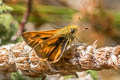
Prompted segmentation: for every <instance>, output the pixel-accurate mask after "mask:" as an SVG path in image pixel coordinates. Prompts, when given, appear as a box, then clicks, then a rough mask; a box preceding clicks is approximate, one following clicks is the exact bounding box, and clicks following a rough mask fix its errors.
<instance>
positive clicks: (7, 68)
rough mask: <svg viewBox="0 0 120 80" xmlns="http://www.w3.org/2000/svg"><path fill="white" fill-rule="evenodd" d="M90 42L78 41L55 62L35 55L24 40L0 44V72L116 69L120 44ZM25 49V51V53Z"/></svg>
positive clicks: (41, 73)
mask: <svg viewBox="0 0 120 80" xmlns="http://www.w3.org/2000/svg"><path fill="white" fill-rule="evenodd" d="M96 47H97V45H96V42H94V43H93V44H92V45H83V44H78V45H74V46H72V47H70V48H69V49H67V50H66V51H65V52H64V55H63V57H62V58H61V59H60V60H59V61H58V62H57V63H50V62H48V61H46V60H44V59H41V58H39V57H38V56H37V55H36V53H35V51H34V50H33V51H31V52H29V50H31V48H30V47H29V46H28V45H27V44H26V43H25V42H19V43H17V44H9V45H5V46H1V47H0V71H1V72H7V73H8V72H13V71H17V70H18V71H21V73H22V74H23V75H27V76H34V77H35V76H39V75H45V74H50V75H52V74H57V73H59V74H61V75H68V74H75V72H79V71H84V70H88V69H92V70H102V69H108V68H109V69H110V68H115V69H119V68H120V55H119V54H120V46H119V45H118V46H115V47H103V48H98V49H97V48H96ZM28 52H29V53H28Z"/></svg>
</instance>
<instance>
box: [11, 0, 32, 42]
mask: <svg viewBox="0 0 120 80" xmlns="http://www.w3.org/2000/svg"><path fill="white" fill-rule="evenodd" d="M31 11H32V0H27V9H26V12H25V13H24V16H23V19H22V21H21V23H20V25H19V29H18V30H17V32H16V34H15V35H14V36H13V39H12V40H16V39H17V38H18V36H19V35H20V34H21V33H22V32H23V31H24V26H25V24H26V23H27V21H28V19H29V16H30V14H31Z"/></svg>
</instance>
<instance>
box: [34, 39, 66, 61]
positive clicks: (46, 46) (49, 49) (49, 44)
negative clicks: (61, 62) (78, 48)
mask: <svg viewBox="0 0 120 80" xmlns="http://www.w3.org/2000/svg"><path fill="white" fill-rule="evenodd" d="M67 44H68V39H66V38H65V37H54V38H51V39H48V40H46V41H44V42H43V43H40V44H38V45H37V46H36V47H35V48H34V49H35V51H36V53H37V54H38V56H40V57H42V58H48V60H49V61H54V62H55V61H57V60H58V59H59V58H60V57H61V55H62V54H63V51H64V49H65V48H66V45H67Z"/></svg>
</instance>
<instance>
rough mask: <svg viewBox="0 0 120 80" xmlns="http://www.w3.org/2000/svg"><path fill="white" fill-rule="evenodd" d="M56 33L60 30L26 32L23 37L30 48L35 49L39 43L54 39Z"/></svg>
mask: <svg viewBox="0 0 120 80" xmlns="http://www.w3.org/2000/svg"><path fill="white" fill-rule="evenodd" d="M56 31H58V30H49V31H40V32H24V33H23V34H22V37H23V39H24V40H25V42H26V43H27V44H28V45H29V46H31V47H34V46H35V45H37V44H38V43H41V42H43V41H44V40H47V39H48V38H50V37H52V36H53V34H54V33H56Z"/></svg>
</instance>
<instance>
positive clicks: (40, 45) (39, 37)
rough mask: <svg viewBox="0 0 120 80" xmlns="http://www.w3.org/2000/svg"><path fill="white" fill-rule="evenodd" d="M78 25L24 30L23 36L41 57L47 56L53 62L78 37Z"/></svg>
mask: <svg viewBox="0 0 120 80" xmlns="http://www.w3.org/2000/svg"><path fill="white" fill-rule="evenodd" d="M77 31H78V26H76V25H70V26H66V27H64V28H61V29H55V30H48V31H38V32H24V33H22V37H23V39H24V40H25V42H26V43H27V44H28V45H29V46H30V47H32V48H33V49H34V50H35V52H36V54H37V55H38V56H39V57H41V58H47V60H48V61H52V63H54V62H57V61H58V60H59V59H60V58H61V56H62V55H63V52H64V51H65V49H66V48H67V47H68V45H70V44H71V43H72V41H73V40H74V39H75V38H76V37H75V36H76V33H77Z"/></svg>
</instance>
